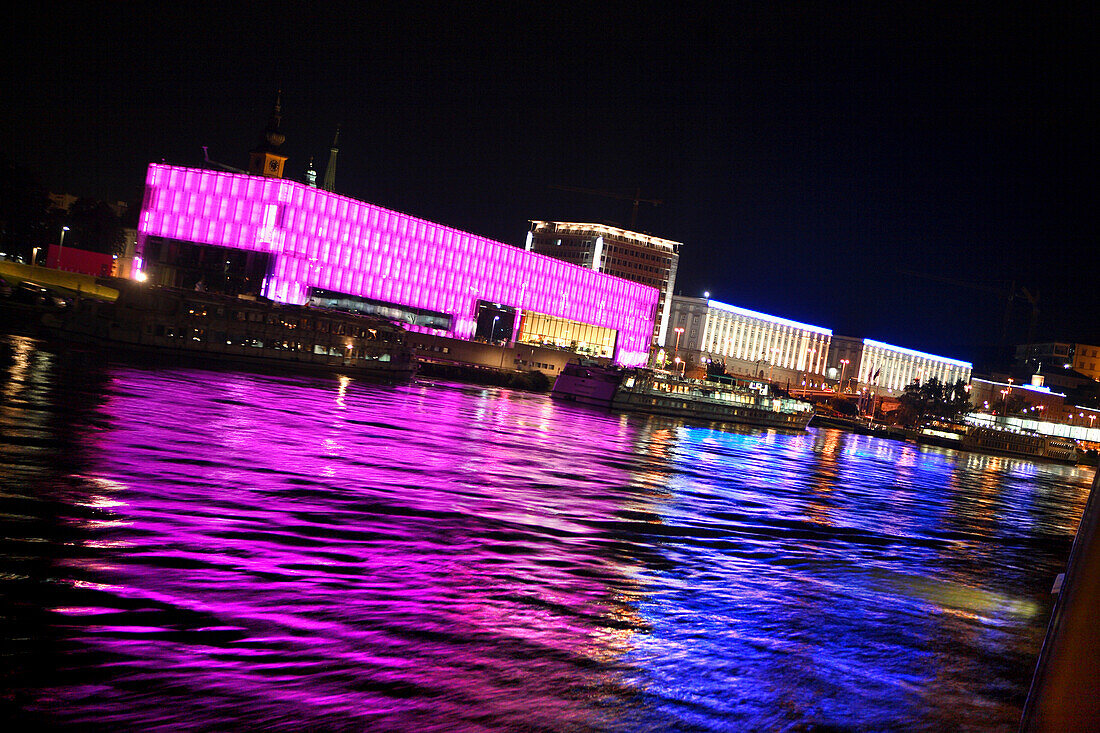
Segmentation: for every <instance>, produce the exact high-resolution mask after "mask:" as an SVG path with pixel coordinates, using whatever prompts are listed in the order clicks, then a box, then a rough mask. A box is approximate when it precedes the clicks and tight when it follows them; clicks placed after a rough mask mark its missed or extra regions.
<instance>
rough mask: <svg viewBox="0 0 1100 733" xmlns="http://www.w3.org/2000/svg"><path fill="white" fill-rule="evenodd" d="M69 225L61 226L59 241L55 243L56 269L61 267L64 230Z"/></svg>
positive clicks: (66, 229)
mask: <svg viewBox="0 0 1100 733" xmlns="http://www.w3.org/2000/svg"><path fill="white" fill-rule="evenodd" d="M67 231H69V227H61V241H60V242H59V243H58V245H57V269H59V270H60V269H61V253H62V252H64V251H65V232H67Z"/></svg>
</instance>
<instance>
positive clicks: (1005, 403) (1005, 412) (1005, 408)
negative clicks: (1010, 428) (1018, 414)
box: [1001, 389, 1008, 417]
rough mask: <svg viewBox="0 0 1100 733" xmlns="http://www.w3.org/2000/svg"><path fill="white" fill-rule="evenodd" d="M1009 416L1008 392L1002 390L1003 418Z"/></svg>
mask: <svg viewBox="0 0 1100 733" xmlns="http://www.w3.org/2000/svg"><path fill="white" fill-rule="evenodd" d="M1007 415H1008V390H1007V389H1002V390H1001V417H1006V416H1007Z"/></svg>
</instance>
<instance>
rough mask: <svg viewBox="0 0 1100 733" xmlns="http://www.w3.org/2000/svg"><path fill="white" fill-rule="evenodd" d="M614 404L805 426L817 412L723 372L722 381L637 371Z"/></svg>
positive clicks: (663, 412)
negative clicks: (724, 374) (725, 374)
mask: <svg viewBox="0 0 1100 733" xmlns="http://www.w3.org/2000/svg"><path fill="white" fill-rule="evenodd" d="M611 407H612V408H613V409H618V410H630V411H634V412H648V413H652V414H656V415H668V416H670V417H684V418H691V419H696V420H713V421H716V422H728V423H742V424H745V425H760V426H764V427H772V428H786V429H790V430H803V429H805V428H806V425H807V424H808V423H809V422H810V418H811V417H812V416H813V414H814V411H813V405H811V404H810V403H809V402H804V401H802V400H796V399H793V398H791V397H782V396H779V395H774V394H771V385H769V384H768V383H767V382H761V381H757V380H746V379H741V378H736V377H730V376H725V377H722V378H721V381H715V380H696V379H683V378H681V377H678V376H676V375H674V374H670V373H668V372H662V371H657V370H649V369H636V370H634V371H633V372H631V373H629V374H627V375H626V377H625V378H624V379H623V380H622V383H621V384H620V385H619V387H618V388H617V389H616V391H615V395H614V397H613V398H612V400H611Z"/></svg>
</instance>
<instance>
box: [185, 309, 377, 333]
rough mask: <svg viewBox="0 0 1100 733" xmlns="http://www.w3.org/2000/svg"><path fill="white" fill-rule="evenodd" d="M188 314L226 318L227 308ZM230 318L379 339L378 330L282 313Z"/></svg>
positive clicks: (242, 313)
mask: <svg viewBox="0 0 1100 733" xmlns="http://www.w3.org/2000/svg"><path fill="white" fill-rule="evenodd" d="M187 313H188V315H189V316H191V317H192V318H196V319H201V318H209V317H211V316H214V317H219V318H224V317H225V308H222V307H220V306H218V307H211V308H202V307H197V308H191V309H189V310H188V312H187ZM229 318H230V320H234V321H239V322H242V323H244V322H247V323H262V324H265V325H268V326H279V327H281V328H285V329H287V330H295V329H300V330H302V331H316V332H317V333H332V334H334V335H336V336H358V337H359V338H377V337H378V331H377V329H374V328H367V327H365V326H358V325H356V324H352V323H346V322H344V321H336V322H332V321H328V320H326V319H323V318H298V317H296V316H289V315H283V314H280V313H264V312H261V311H229Z"/></svg>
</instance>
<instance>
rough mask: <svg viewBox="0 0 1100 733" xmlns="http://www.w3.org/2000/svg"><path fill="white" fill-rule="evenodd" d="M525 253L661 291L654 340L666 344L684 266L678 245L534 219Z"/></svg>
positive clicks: (622, 232) (599, 226) (633, 234)
mask: <svg viewBox="0 0 1100 733" xmlns="http://www.w3.org/2000/svg"><path fill="white" fill-rule="evenodd" d="M526 249H527V250H528V251H530V252H537V253H539V254H544V255H548V256H550V257H554V258H555V259H559V260H564V261H565V262H571V263H573V264H574V265H579V266H581V267H586V268H589V269H591V270H593V271H595V272H602V273H604V274H607V275H615V276H616V277H621V278H625V279H627V280H633V281H634V282H638V283H642V284H644V285H651V286H653V287H655V288H657V289H658V290H659V291H660V298H659V300H658V301H657V318H656V322H655V323H654V328H653V338H652V342H653V344H654V345H656V346H665V345H667V344H668V342H669V338H670V337H669V334H668V330H667V328H666V324H667V323H668V313H669V308H670V307H671V304H672V300H671V297H670V296H671V295H672V292H673V288H674V287H675V285H676V268H677V267H678V265H679V262H680V242H674V241H672V240H670V239H661V238H660V237H653V236H650V235H648V234H642V233H640V232H632V231H629V230H627V229H620V228H618V227H613V226H606V225H604V224H583V223H575V222H561V221H531V229H530V231H528V232H527V244H526Z"/></svg>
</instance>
